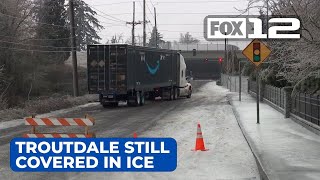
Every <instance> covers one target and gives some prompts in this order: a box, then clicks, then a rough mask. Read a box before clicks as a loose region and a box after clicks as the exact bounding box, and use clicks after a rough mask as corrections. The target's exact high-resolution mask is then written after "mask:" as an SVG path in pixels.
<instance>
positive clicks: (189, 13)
mask: <svg viewBox="0 0 320 180" xmlns="http://www.w3.org/2000/svg"><path fill="white" fill-rule="evenodd" d="M137 13H142V12H137ZM232 13H237V12H235V11H229V12H226V11H224V12H216V11H215V12H188V13H185V12H160V13H157V15H158V14H168V15H170V14H181V15H192V14H206V15H214V14H228V15H229V14H232ZM129 14H131V13H112V14H110V15H129ZM146 14H152V15H153V13H146Z"/></svg>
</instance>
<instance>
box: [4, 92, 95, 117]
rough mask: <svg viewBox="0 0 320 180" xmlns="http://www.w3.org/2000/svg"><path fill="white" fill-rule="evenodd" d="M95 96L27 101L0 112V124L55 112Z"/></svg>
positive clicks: (88, 100)
mask: <svg viewBox="0 0 320 180" xmlns="http://www.w3.org/2000/svg"><path fill="white" fill-rule="evenodd" d="M96 98H97V97H96V96H95V95H84V96H79V97H72V96H69V95H64V96H57V95H56V96H55V97H49V98H46V99H38V100H31V101H27V102H25V104H24V107H21V108H9V109H4V110H0V122H2V121H10V120H13V119H20V118H24V117H26V116H31V115H36V114H43V113H48V112H51V111H55V110H60V109H66V108H70V107H74V106H78V105H82V104H86V103H88V102H93V101H95V100H96Z"/></svg>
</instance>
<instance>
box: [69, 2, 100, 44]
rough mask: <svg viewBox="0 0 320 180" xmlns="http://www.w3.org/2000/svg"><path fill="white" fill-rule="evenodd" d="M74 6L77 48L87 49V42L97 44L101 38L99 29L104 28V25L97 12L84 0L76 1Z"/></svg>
mask: <svg viewBox="0 0 320 180" xmlns="http://www.w3.org/2000/svg"><path fill="white" fill-rule="evenodd" d="M74 8H75V22H76V40H77V42H76V43H77V49H78V50H86V48H87V44H97V43H98V40H101V38H100V36H99V35H98V34H97V30H101V29H103V26H102V25H101V24H100V22H99V21H98V19H97V18H96V17H95V15H97V12H96V11H94V10H93V9H92V8H91V7H90V6H89V5H88V4H87V3H85V2H84V1H83V0H77V1H75V2H74Z"/></svg>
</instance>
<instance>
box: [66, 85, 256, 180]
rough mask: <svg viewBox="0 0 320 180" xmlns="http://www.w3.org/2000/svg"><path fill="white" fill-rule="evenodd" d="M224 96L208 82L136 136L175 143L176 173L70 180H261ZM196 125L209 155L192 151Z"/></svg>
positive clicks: (99, 175)
mask: <svg viewBox="0 0 320 180" xmlns="http://www.w3.org/2000/svg"><path fill="white" fill-rule="evenodd" d="M227 93H228V90H225V89H224V88H222V87H219V86H216V85H215V82H209V83H207V84H206V85H204V86H202V88H201V89H200V90H199V91H198V92H197V93H195V94H194V95H193V96H192V97H191V100H189V101H188V103H184V104H183V103H181V105H180V106H178V107H176V109H174V110H173V111H171V113H168V114H166V115H164V116H163V117H162V119H161V120H159V121H157V123H156V124H155V125H154V126H153V127H152V128H151V129H149V130H148V131H146V132H144V133H143V134H138V136H140V137H172V138H174V139H176V141H177V143H178V166H177V169H176V170H175V171H173V172H166V173H159V172H155V173H150V172H149V173H141V172H140V173H136V172H134V173H133V172H126V173H119V172H117V173H103V172H102V173H80V174H76V175H75V176H73V177H70V178H69V179H70V180H87V179H124V180H128V179H148V180H149V179H159V180H160V179H161V180H164V179H260V177H259V173H258V168H257V165H256V163H255V160H254V157H253V155H252V152H251V151H250V148H249V147H248V144H247V142H246V141H245V139H244V137H243V135H242V133H241V130H240V128H239V126H238V124H237V121H236V119H235V116H234V114H233V112H232V108H231V106H230V105H229V104H228V103H227V100H226V94H227ZM180 101H184V99H182V100H180ZM159 113H160V112H159ZM150 116H152V114H150ZM198 122H199V123H200V124H201V128H202V133H203V137H204V141H205V145H206V148H207V149H209V151H205V152H199V151H198V152H194V151H191V149H193V148H194V146H195V138H196V128H197V123H198Z"/></svg>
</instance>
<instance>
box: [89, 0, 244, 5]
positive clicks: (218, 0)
mask: <svg viewBox="0 0 320 180" xmlns="http://www.w3.org/2000/svg"><path fill="white" fill-rule="evenodd" d="M138 2H141V1H138ZM232 2H233V3H234V2H241V0H208V1H154V3H155V4H167V3H172V4H173V3H174V4H176V3H232ZM126 3H132V1H123V2H117V3H108V4H94V6H108V5H118V4H126ZM153 6H154V4H153Z"/></svg>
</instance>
